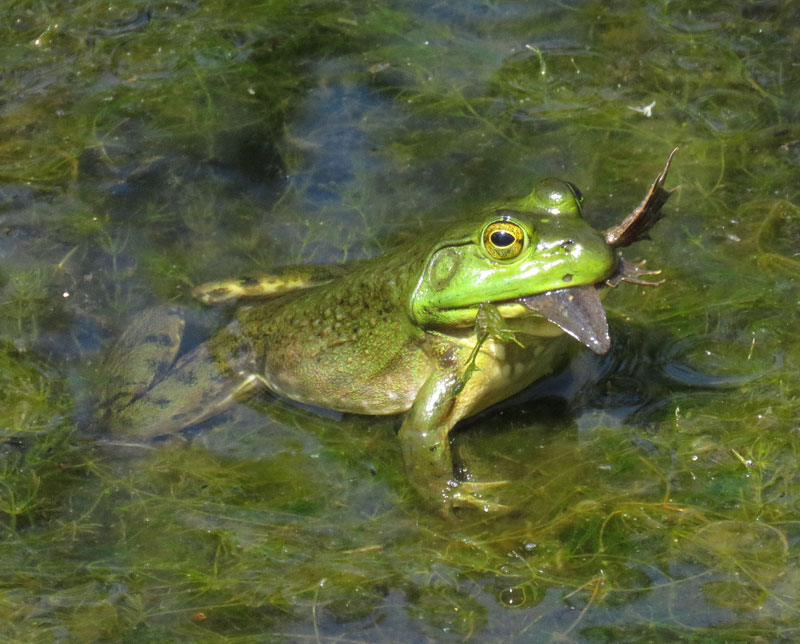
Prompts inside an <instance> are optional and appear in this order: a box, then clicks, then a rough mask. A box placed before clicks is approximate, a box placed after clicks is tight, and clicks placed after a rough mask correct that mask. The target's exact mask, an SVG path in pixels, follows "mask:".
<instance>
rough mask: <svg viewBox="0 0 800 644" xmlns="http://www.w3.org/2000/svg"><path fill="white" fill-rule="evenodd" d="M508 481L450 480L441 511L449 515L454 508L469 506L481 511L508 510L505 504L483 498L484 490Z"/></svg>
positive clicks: (505, 483)
mask: <svg viewBox="0 0 800 644" xmlns="http://www.w3.org/2000/svg"><path fill="white" fill-rule="evenodd" d="M507 484H508V481H459V482H451V483H450V485H449V487H448V489H447V491H446V492H445V504H444V506H443V509H442V511H443V513H444V514H445V516H450V513H451V511H452V510H453V509H455V508H471V509H476V510H481V511H483V512H502V511H505V510H508V509H509V507H508V506H507V505H503V504H502V503H495V502H494V501H489V500H487V499H485V498H483V496H482V495H483V493H484V492H485V491H486V490H491V489H493V488H497V487H501V486H503V485H507Z"/></svg>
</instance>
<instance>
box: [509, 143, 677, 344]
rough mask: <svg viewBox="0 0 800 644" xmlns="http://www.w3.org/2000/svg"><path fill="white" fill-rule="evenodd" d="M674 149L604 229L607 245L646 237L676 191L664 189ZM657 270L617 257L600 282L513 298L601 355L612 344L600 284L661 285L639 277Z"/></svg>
mask: <svg viewBox="0 0 800 644" xmlns="http://www.w3.org/2000/svg"><path fill="white" fill-rule="evenodd" d="M677 150H678V148H675V149H674V150H673V151H672V153H671V154H670V155H669V158H668V159H667V162H666V164H665V165H664V169H663V170H661V172H660V173H659V175H658V176H657V177H656V179H655V181H653V184H652V185H651V186H650V190H649V191H648V192H647V195H646V196H645V198H644V199H643V200H642V202H641V203H640V204H639V205H638V206H637V207H636V208H635V209H634V210H633V212H631V214H630V215H628V216H627V217H626V218H625V219H624V220H623V221H622V222H621V223H620V224H618V225H616V226H614V227H612V228H609V229H608V230H607V231H606V232H605V240H606V243H607V244H608V245H609V246H611V247H612V248H622V247H624V246H629V245H630V244H632V243H634V242H636V241H638V240H640V239H646V238H647V233H648V232H649V231H650V229H651V228H652V227H653V226H654V225H655V224H656V223H657V222H658V221H659V220H660V219H661V218H662V217H663V216H664V214H663V213H662V212H661V206H663V205H664V203H666V201H667V199H668V198H669V196H670V195H671V194H672V193H673V192H675V190H677V188H673V189H672V190H666V189H664V181H665V180H666V178H667V172H669V166H670V164H671V163H672V157H673V156H675V152H677ZM658 273H660V271H649V270H646V269H645V268H644V262H641V263H639V264H634V263H632V262H627V261H625V260H624V259H622V258H621V257H620V258H619V260H618V262H617V270H616V271H615V272H614V273H613V274H612V275H611V276H610V277H608V278H606V279H605V280H603V281H602V282H599V283H597V284H587V285H585V286H570V287H567V288H559V289H555V290H552V291H545V292H544V293H537V294H536V295H529V296H527V297H522V298H519V299H517V300H515V301H516V302H518V303H519V304H522V305H523V306H524V307H526V308H528V309H530V310H532V311H535V312H536V313H538V314H539V315H541V316H542V317H544V318H545V319H547V320H549V321H550V322H552V323H553V324H555V325H556V326H558V327H559V328H560V329H561V330H562V331H564V332H565V333H568V334H569V335H571V336H572V337H573V338H575V339H576V340H578V341H579V342H582V343H583V344H585V345H586V346H587V347H589V348H590V349H591V350H592V351H594V352H595V353H597V354H599V355H603V354H605V353H606V352H607V351H608V350H609V348H610V347H611V338H610V337H609V335H608V321H607V320H606V311H605V309H604V308H603V303H602V302H601V301H600V290H601V289H602V287H603V285H606V286H610V287H612V288H615V287H616V286H617V285H618V284H619V283H620V282H630V283H631V284H638V285H640V286H658V285H660V284H663V280H660V281H648V280H645V279H642V277H643V276H646V275H657V274H658Z"/></svg>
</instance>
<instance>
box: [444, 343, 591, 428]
mask: <svg viewBox="0 0 800 644" xmlns="http://www.w3.org/2000/svg"><path fill="white" fill-rule="evenodd" d="M518 339H519V340H520V341H521V342H522V343H523V345H524V347H519V346H517V345H516V344H510V343H499V342H493V341H492V340H489V341H487V342H486V343H485V345H484V347H483V350H482V351H481V352H480V354H479V356H478V358H477V360H476V364H475V366H476V368H475V371H474V373H473V375H472V377H471V378H470V379H469V382H467V383H466V385H465V387H464V390H463V392H462V393H461V395H460V396H459V402H458V404H459V407H460V409H459V410H458V411H457V412H456V414H457V416H458V417H459V418H464V417H466V416H471V415H472V414H476V413H478V412H479V411H482V410H483V409H486V408H487V407H490V406H491V405H494V404H495V403H498V402H500V401H502V400H505V399H506V398H509V397H511V396H513V395H514V394H516V393H519V392H520V391H522V390H523V389H525V388H526V387H528V386H529V385H531V384H532V383H534V382H536V381H537V380H539V379H540V378H543V377H545V376H547V375H549V374H550V373H552V372H553V371H554V370H555V369H557V368H558V367H560V366H561V365H562V364H563V363H564V362H566V360H567V358H568V357H569V356H570V353H571V352H570V348H571V347H572V346H573V345H575V347H576V348H577V347H578V346H579V345H577V343H575V341H574V340H572V339H571V338H569V337H567V336H565V335H563V334H562V335H560V336H558V337H554V338H535V337H531V336H524V335H520V336H518Z"/></svg>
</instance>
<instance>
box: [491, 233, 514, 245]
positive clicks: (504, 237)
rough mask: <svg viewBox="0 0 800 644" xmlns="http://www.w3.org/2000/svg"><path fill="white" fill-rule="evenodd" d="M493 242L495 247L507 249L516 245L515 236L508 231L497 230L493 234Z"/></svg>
mask: <svg viewBox="0 0 800 644" xmlns="http://www.w3.org/2000/svg"><path fill="white" fill-rule="evenodd" d="M491 240H492V243H493V244H494V245H495V246H497V247H499V248H505V247H506V246H511V244H513V243H514V235H512V234H511V233H510V232H508V231H507V230H496V231H495V232H493V233H492V236H491Z"/></svg>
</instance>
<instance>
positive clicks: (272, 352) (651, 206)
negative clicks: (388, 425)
mask: <svg viewBox="0 0 800 644" xmlns="http://www.w3.org/2000/svg"><path fill="white" fill-rule="evenodd" d="M671 159H672V155H670V160H671ZM668 168H669V161H668V162H667V165H666V166H665V168H664V170H663V171H662V173H661V174H660V175H659V177H658V179H657V180H656V182H654V184H653V186H652V187H651V189H650V192H649V193H648V196H647V197H646V198H645V200H644V201H643V202H642V203H641V204H640V206H639V207H638V208H637V209H636V210H634V211H633V212H632V213H631V215H629V216H628V218H627V219H626V220H625V221H624V222H623V223H621V224H620V225H619V226H616V227H614V228H612V229H611V230H609V231H607V232H606V233H605V235H604V234H602V233H600V232H597V231H595V230H594V229H593V228H592V227H591V226H590V225H589V224H588V223H587V222H586V221H585V220H584V219H583V217H582V213H581V201H582V197H581V195H580V193H579V192H578V190H577V189H576V188H575V187H574V186H573V185H572V184H569V183H565V182H561V181H557V180H553V179H549V180H545V181H543V182H541V183H539V184H538V185H537V186H536V187H535V189H534V190H533V191H532V192H531V193H530V194H529V195H528V196H526V197H524V198H522V199H518V200H515V201H509V202H508V203H502V204H494V205H491V206H489V207H487V208H484V209H483V210H481V211H479V212H478V213H477V214H475V215H465V216H464V217H462V218H461V219H460V220H459V221H457V222H455V223H452V224H448V225H444V226H441V227H434V226H431V228H430V229H429V230H426V231H424V232H422V233H420V234H418V235H417V236H416V237H415V238H414V239H412V240H410V241H408V242H407V243H405V244H404V245H402V246H400V247H398V248H396V249H394V250H393V251H390V252H388V253H386V254H384V255H381V256H379V257H375V258H373V259H370V260H366V261H362V262H359V263H356V264H353V265H350V266H348V265H345V266H331V267H314V266H308V267H295V268H287V269H283V270H282V271H278V272H276V273H274V274H272V275H266V276H261V277H257V278H244V279H239V280H231V281H227V282H217V283H212V284H208V285H204V286H201V287H199V288H198V289H196V291H195V294H196V295H197V297H199V298H200V299H201V300H202V301H204V302H206V303H220V302H226V301H231V300H234V299H240V300H243V301H242V302H240V303H239V306H238V308H237V309H236V311H235V313H234V315H233V319H232V321H231V322H230V323H229V324H228V325H227V326H226V327H224V328H222V329H221V330H220V331H219V332H217V333H216V335H214V336H213V337H211V338H210V339H208V340H207V341H205V342H204V343H202V344H200V345H198V346H196V347H195V348H193V349H191V350H189V351H188V352H186V353H184V354H183V355H179V347H180V345H181V336H182V333H183V328H184V322H183V316H182V314H181V311H180V310H179V309H178V308H171V309H166V310H164V309H154V310H151V311H148V312H146V313H144V314H143V315H142V317H141V319H140V320H139V321H138V322H136V323H134V325H133V326H131V327H130V328H129V329H128V330H127V331H126V332H125V333H124V334H123V336H122V337H121V339H120V340H119V341H118V342H117V344H116V345H115V346H114V347H113V348H112V349H111V351H110V352H109V354H108V357H107V360H106V365H107V368H108V369H109V370H110V371H112V372H115V373H116V375H115V376H114V377H112V378H111V379H110V380H109V383H108V385H107V386H106V388H105V390H104V392H103V394H102V396H101V409H102V412H101V413H100V415H99V419H100V421H101V422H102V423H104V424H105V425H107V426H110V427H111V429H112V431H113V432H115V433H117V434H123V435H125V436H128V437H130V436H135V437H138V438H143V439H144V438H151V437H156V436H160V435H167V434H171V433H175V432H178V431H180V430H182V429H184V428H187V427H189V426H192V425H194V424H197V423H199V422H201V421H203V420H206V419H208V418H211V417H213V416H215V415H217V414H218V413H220V412H221V411H223V410H224V409H225V408H226V407H228V406H229V405H230V404H231V403H232V402H233V401H241V400H244V399H246V398H247V397H248V396H250V395H252V394H253V393H255V392H257V391H259V390H263V389H268V390H270V391H272V392H274V393H275V394H278V395H280V396H284V397H286V398H289V399H292V400H295V401H299V402H301V403H306V404H310V405H315V406H318V407H324V408H329V409H333V410H337V411H340V412H350V413H356V414H371V415H382V414H405V417H404V419H403V422H402V426H401V428H400V432H399V438H400V442H401V446H402V454H403V459H404V462H405V466H406V469H407V472H408V476H409V480H410V481H411V483H412V485H413V486H414V487H415V488H416V489H417V490H418V491H419V493H420V494H421V495H422V496H423V497H424V498H425V499H427V500H428V501H431V502H433V503H435V504H436V505H438V506H440V507H441V508H443V509H444V510H445V512H447V511H449V510H450V508H452V507H455V506H463V505H467V506H469V505H472V506H479V507H481V508H484V509H486V508H492V507H493V506H492V504H491V503H490V502H488V501H487V500H485V499H484V498H483V492H484V491H485V490H486V489H487V488H489V487H492V486H494V485H498V484H500V482H481V481H463V480H457V478H456V476H455V475H454V464H453V460H452V457H451V453H450V440H449V434H450V431H451V430H452V429H453V427H454V425H455V424H456V423H458V421H460V420H461V419H463V418H465V417H467V416H470V415H472V414H475V413H477V412H479V411H481V410H483V409H485V408H487V407H489V406H490V405H492V404H494V403H497V402H499V401H501V400H503V399H505V398H508V397H509V396H511V395H513V394H515V393H517V392H519V391H520V390H522V389H524V388H525V387H527V386H528V385H530V384H531V383H532V382H534V381H535V380H537V379H539V378H541V377H542V376H545V375H546V374H548V373H550V372H551V371H553V369H554V368H556V367H557V366H558V365H559V364H560V363H561V362H562V361H563V358H564V356H565V355H567V354H568V353H569V349H570V345H572V346H575V347H579V346H580V345H579V344H578V342H576V341H575V339H577V340H578V341H579V342H581V343H583V344H585V345H586V346H588V347H589V348H590V349H592V350H593V351H595V352H597V353H604V352H606V351H607V350H608V348H609V345H610V340H609V337H608V327H607V324H606V319H605V313H604V310H603V307H602V304H601V302H600V296H599V293H600V292H601V291H602V290H604V289H602V288H601V287H602V286H603V285H605V284H608V285H611V286H616V284H617V283H619V282H620V281H630V282H635V283H637V284H641V283H646V284H652V283H653V282H646V281H644V280H643V279H641V277H642V276H645V275H649V274H652V273H654V271H647V270H644V269H643V268H642V267H641V265H634V264H630V263H628V262H625V261H624V260H622V259H621V258H620V257H619V254H618V251H617V250H616V249H617V248H618V247H620V246H624V245H627V244H629V243H632V242H633V241H636V240H637V239H639V238H641V237H643V236H644V235H645V234H646V232H647V230H648V229H649V228H650V227H651V226H652V225H653V224H654V223H655V222H656V221H657V220H658V219H659V218H660V216H661V214H660V207H661V205H662V204H663V202H664V201H665V200H666V198H667V197H668V196H669V194H670V191H667V190H664V189H663V183H664V179H665V177H666V172H667V170H668ZM570 336H572V337H570ZM120 371H122V372H124V374H121V373H120Z"/></svg>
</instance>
